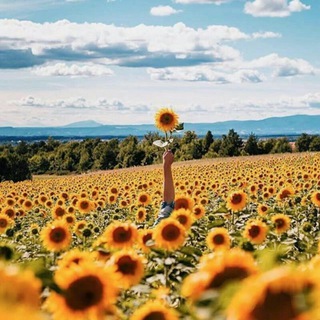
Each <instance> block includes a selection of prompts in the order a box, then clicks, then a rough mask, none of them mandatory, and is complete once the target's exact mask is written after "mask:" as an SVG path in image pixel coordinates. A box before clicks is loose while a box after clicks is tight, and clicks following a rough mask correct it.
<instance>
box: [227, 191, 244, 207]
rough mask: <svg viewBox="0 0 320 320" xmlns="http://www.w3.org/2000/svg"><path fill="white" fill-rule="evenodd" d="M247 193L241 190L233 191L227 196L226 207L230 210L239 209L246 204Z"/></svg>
mask: <svg viewBox="0 0 320 320" xmlns="http://www.w3.org/2000/svg"><path fill="white" fill-rule="evenodd" d="M246 202H247V195H246V194H245V193H244V192H243V191H234V192H232V193H230V194H229V196H228V198H227V208H228V209H230V210H232V211H241V210H242V209H244V207H245V206H246Z"/></svg>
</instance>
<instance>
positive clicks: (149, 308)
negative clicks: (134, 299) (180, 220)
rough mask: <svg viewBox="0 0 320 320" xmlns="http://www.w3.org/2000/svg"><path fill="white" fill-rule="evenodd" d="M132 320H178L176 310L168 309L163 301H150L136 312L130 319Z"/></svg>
mask: <svg viewBox="0 0 320 320" xmlns="http://www.w3.org/2000/svg"><path fill="white" fill-rule="evenodd" d="M130 319H131V320H152V319H153V320H158V319H159V320H178V319H179V315H178V313H177V311H176V310H174V309H172V308H168V307H167V306H166V305H165V304H164V303H163V302H162V301H159V300H155V301H148V302H147V303H145V304H144V305H143V306H141V307H140V308H138V309H137V310H135V312H134V313H133V314H132V315H131V317H130Z"/></svg>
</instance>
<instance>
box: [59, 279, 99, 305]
mask: <svg viewBox="0 0 320 320" xmlns="http://www.w3.org/2000/svg"><path fill="white" fill-rule="evenodd" d="M102 297H103V285H102V283H101V281H100V280H99V279H98V278H97V277H95V276H86V277H82V278H80V279H77V280H75V281H74V282H73V283H71V284H70V286H69V287H68V288H67V290H66V292H65V299H66V303H67V305H68V307H69V308H70V309H73V310H85V309H87V308H90V307H91V306H94V305H96V304H98V303H99V302H100V301H101V300H102Z"/></svg>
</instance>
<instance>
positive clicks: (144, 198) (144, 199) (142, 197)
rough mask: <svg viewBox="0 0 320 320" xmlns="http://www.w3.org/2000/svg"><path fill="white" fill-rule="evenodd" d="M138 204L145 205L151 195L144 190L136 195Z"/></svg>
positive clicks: (149, 200)
mask: <svg viewBox="0 0 320 320" xmlns="http://www.w3.org/2000/svg"><path fill="white" fill-rule="evenodd" d="M137 202H138V205H142V206H147V205H148V204H149V203H150V202H151V197H150V195H148V194H147V193H145V192H142V193H140V194H139V195H138V198H137Z"/></svg>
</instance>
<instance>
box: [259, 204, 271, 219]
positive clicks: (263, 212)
mask: <svg viewBox="0 0 320 320" xmlns="http://www.w3.org/2000/svg"><path fill="white" fill-rule="evenodd" d="M268 209H269V208H268V206H267V205H266V204H260V203H259V204H258V209H257V211H258V214H259V215H260V216H265V215H266V214H267V212H268Z"/></svg>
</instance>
